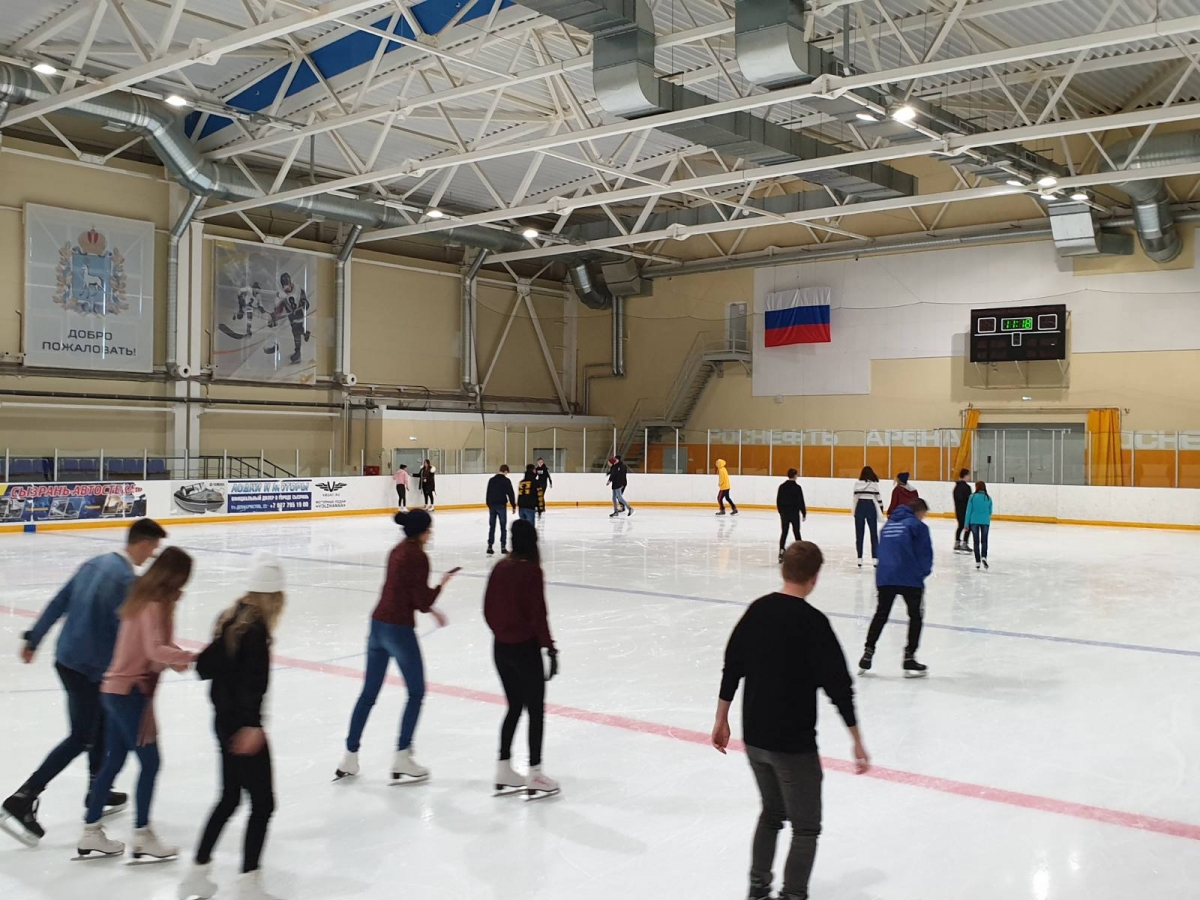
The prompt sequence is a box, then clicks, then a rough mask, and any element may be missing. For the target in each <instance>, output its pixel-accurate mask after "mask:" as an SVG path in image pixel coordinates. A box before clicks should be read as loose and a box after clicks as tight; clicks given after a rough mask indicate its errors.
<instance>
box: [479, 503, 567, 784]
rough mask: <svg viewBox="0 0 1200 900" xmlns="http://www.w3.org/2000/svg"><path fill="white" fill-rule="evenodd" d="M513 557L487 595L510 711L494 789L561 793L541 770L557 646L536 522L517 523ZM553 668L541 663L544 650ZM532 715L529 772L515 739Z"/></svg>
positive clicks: (495, 574)
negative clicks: (519, 766) (518, 758)
mask: <svg viewBox="0 0 1200 900" xmlns="http://www.w3.org/2000/svg"><path fill="white" fill-rule="evenodd" d="M512 539H513V541H512V545H513V552H512V556H511V557H509V558H508V559H502V560H501V561H500V562H498V563H496V567H495V568H494V569H492V574H491V576H490V577H489V578H488V583H487V591H486V592H485V593H484V596H483V617H484V619H485V620H486V621H487V624H488V627H489V628H490V629H491V630H492V634H493V635H494V636H495V645H494V647H493V650H492V658H493V659H494V660H495V662H496V672H497V673H498V674H499V675H500V683H501V684H502V685H503V686H504V696H505V698H507V700H508V712H507V714H506V715H505V716H504V723H503V725H502V726H501V728H500V761H499V762H498V763H497V764H496V782H495V783H496V791H497V792H499V793H505V792H509V791H518V790H519V791H524V792H525V793H526V794H527V795H528V796H529V797H537V796H546V795H550V794H557V793H558V791H559V785H558V782H557V781H555V780H554V779H553V778H550V777H549V776H547V775H546V774H545V773H543V772H542V731H543V726H544V722H545V718H546V710H545V702H546V682H547V681H550V680H551V679H552V678H554V676H555V675H557V674H558V650H556V649H555V647H554V639H553V638H552V637H551V636H550V622H549V619H548V617H547V614H546V582H545V577H544V576H543V574H542V565H541V557H540V555H539V554H538V545H537V526H535V525H534V524H533V523H532V522H530V521H529V520H528V519H521V520H520V521H517V522H513V527H512ZM543 649H545V650H546V653H547V655H548V656H549V659H550V672H549V674H547V673H546V670H545V669H544V668H543V667H542V650H543ZM522 712H527V713H528V714H529V723H528V724H529V774H528V775H527V776H525V777H522V776H520V775H518V774H517V773H516V771H514V770H513V767H512V743H513V737H514V735H515V734H516V731H517V723H518V722H519V721H520V719H521V713H522Z"/></svg>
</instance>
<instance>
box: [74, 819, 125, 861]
mask: <svg viewBox="0 0 1200 900" xmlns="http://www.w3.org/2000/svg"><path fill="white" fill-rule="evenodd" d="M75 852H76V853H77V854H78V855H77V856H76V857H75V859H106V858H107V857H110V856H120V855H121V854H122V853H124V852H125V845H124V844H122V843H121V842H120V841H110V840H109V839H108V835H106V834H105V833H104V826H103V825H101V824H100V823H99V822H97V823H96V824H94V825H84V826H83V835H82V836H81V837H80V838H79V843H78V844H76V846H75Z"/></svg>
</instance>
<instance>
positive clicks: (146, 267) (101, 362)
mask: <svg viewBox="0 0 1200 900" xmlns="http://www.w3.org/2000/svg"><path fill="white" fill-rule="evenodd" d="M23 319H24V326H25V357H24V362H25V365H27V366H47V367H53V368H61V369H86V370H88V371H91V372H152V371H154V224H153V223H152V222H139V221H136V220H134V219H118V218H114V217H112V216H99V215H94V214H92V213H86V212H77V211H75V210H70V209H56V208H54V207H51V206H38V205H35V204H32V203H31V204H27V205H26V207H25V315H24V317H23Z"/></svg>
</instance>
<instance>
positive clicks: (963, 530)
mask: <svg viewBox="0 0 1200 900" xmlns="http://www.w3.org/2000/svg"><path fill="white" fill-rule="evenodd" d="M954 518H955V519H957V520H958V527H957V528H955V529H954V542H955V543H956V544H958V543H961V544H965V543H966V542H967V540H968V539H969V538H970V537H971V526H969V525H968V524H967V508H966V507H965V506H964V507H963V508H962V509H959V508H958V507H957V506H956V507H955V508H954Z"/></svg>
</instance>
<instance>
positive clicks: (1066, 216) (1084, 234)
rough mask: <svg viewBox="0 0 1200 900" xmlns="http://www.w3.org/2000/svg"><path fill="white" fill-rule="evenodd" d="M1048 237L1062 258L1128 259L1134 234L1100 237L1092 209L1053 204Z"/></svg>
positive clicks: (1050, 212) (1131, 250)
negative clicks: (1124, 257) (1101, 257)
mask: <svg viewBox="0 0 1200 900" xmlns="http://www.w3.org/2000/svg"><path fill="white" fill-rule="evenodd" d="M1046 211H1047V212H1048V213H1049V214H1050V234H1051V235H1052V236H1053V238H1054V249H1055V250H1057V251H1058V255H1059V257H1060V258H1062V259H1068V258H1074V257H1077V256H1129V255H1130V254H1132V253H1133V235H1130V234H1114V233H1109V234H1103V233H1102V232H1101V231H1100V229H1099V227H1098V226H1097V225H1096V223H1095V222H1094V221H1093V220H1092V208H1091V207H1090V206H1088V205H1087V204H1086V203H1052V204H1051V205H1050V206H1049V208H1048V209H1047V210H1046Z"/></svg>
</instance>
